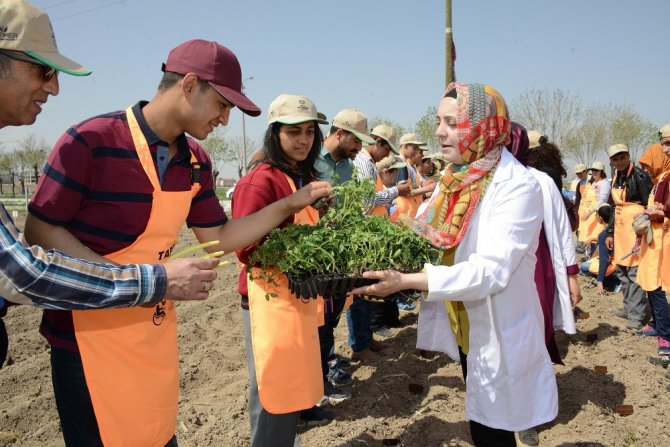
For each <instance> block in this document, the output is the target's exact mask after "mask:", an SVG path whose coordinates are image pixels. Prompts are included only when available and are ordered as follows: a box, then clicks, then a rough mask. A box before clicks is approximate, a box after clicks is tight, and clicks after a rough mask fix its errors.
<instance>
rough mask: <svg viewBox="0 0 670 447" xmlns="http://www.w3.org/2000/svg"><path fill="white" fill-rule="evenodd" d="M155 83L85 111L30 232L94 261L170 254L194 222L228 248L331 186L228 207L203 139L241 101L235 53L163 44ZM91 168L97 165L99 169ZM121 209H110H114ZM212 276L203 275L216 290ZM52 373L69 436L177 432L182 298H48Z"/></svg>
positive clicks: (34, 206) (200, 43)
mask: <svg viewBox="0 0 670 447" xmlns="http://www.w3.org/2000/svg"><path fill="white" fill-rule="evenodd" d="M162 71H163V72H164V74H163V77H162V79H161V81H160V84H159V86H158V92H157V93H156V95H155V96H154V98H153V99H152V100H151V101H150V102H146V101H140V102H138V103H136V104H135V105H133V106H131V107H128V108H127V109H126V110H125V111H117V112H112V113H109V114H105V115H101V116H97V117H94V118H91V119H88V120H85V121H83V122H81V123H79V124H77V125H75V126H73V127H71V128H70V129H68V131H67V132H66V133H65V134H64V135H63V136H62V137H61V138H60V140H59V141H58V143H57V144H56V146H55V148H54V150H53V151H52V153H51V154H50V156H49V160H48V162H47V166H46V168H45V172H44V175H43V176H42V177H41V178H40V181H39V183H38V185H37V189H36V191H35V194H34V196H33V198H32V201H31V203H30V206H29V213H30V214H29V216H28V219H27V221H26V239H27V240H28V241H29V242H32V243H39V244H41V245H43V246H46V247H54V248H60V249H63V250H65V251H67V252H69V253H72V254H74V255H77V256H80V257H82V258H85V259H89V260H94V261H105V260H107V259H109V260H111V261H114V262H157V263H159V262H164V261H165V260H166V259H169V257H170V254H171V252H172V250H173V248H174V246H175V243H176V241H177V238H178V235H179V232H180V230H181V228H182V227H183V225H184V223H185V222H186V223H188V225H189V226H190V227H191V229H192V231H193V233H194V234H195V236H196V237H197V239H198V240H199V241H200V242H208V241H219V243H218V244H216V245H214V246H212V247H209V248H208V251H225V252H231V251H234V250H236V249H238V248H242V247H246V246H248V245H250V244H252V243H254V242H255V241H257V240H259V239H260V238H262V237H263V236H264V235H266V234H267V233H268V232H269V231H270V230H272V229H273V228H274V227H276V226H277V225H279V224H280V223H281V222H283V221H284V220H285V219H286V218H287V217H289V216H290V215H292V214H294V213H295V212H297V211H299V210H301V209H302V208H304V207H305V206H306V205H309V204H311V203H312V202H314V200H316V199H317V198H319V197H323V196H326V195H328V194H330V186H329V185H328V184H327V183H326V182H312V183H310V184H309V185H307V186H305V187H303V188H301V189H300V190H298V191H297V192H296V193H294V194H292V195H289V196H287V197H285V198H283V199H281V200H279V201H277V202H275V203H273V204H271V205H269V206H267V207H265V208H263V209H262V210H260V211H258V212H257V213H254V214H251V215H249V216H245V217H242V218H240V219H233V220H228V217H227V216H226V214H225V213H224V211H223V209H222V207H221V205H220V204H219V201H218V199H217V198H216V195H215V194H214V190H213V178H212V166H211V165H212V164H211V160H210V158H209V156H208V155H207V153H206V152H205V151H204V150H203V149H202V147H200V146H199V145H198V144H197V143H196V142H195V141H194V140H193V139H191V138H187V137H186V135H185V134H186V133H188V134H189V135H192V136H193V137H195V138H197V139H200V140H202V139H205V138H206V137H207V135H208V134H209V133H211V132H212V131H213V130H214V128H215V127H217V126H218V125H221V124H222V125H224V126H225V125H226V124H227V123H228V116H229V113H230V110H231V109H232V108H233V107H235V106H237V107H239V108H240V109H241V110H242V111H243V112H244V113H246V114H248V115H251V116H257V115H259V114H260V109H259V108H258V107H257V106H256V105H255V104H254V103H253V102H252V101H251V100H249V99H248V98H247V97H246V96H245V95H244V94H243V93H242V88H241V87H242V72H241V68H240V64H239V62H238V60H237V57H236V56H235V55H234V54H233V53H232V52H231V51H230V50H229V49H227V48H226V47H224V46H222V45H219V44H218V43H216V42H210V41H205V40H199V39H196V40H190V41H188V42H185V43H183V44H181V45H179V46H177V47H176V48H174V49H173V50H172V51H170V54H169V55H168V58H167V61H166V62H165V63H164V64H163V66H162ZM91 172H95V175H91ZM110 216H113V218H110ZM211 287H212V284H211V282H209V281H206V282H204V283H202V284H201V290H204V291H209V290H210V288H211ZM41 332H42V334H43V335H44V336H45V337H46V338H47V341H48V342H49V344H50V345H51V361H52V379H53V383H54V392H55V397H56V403H57V407H58V411H59V415H60V418H61V426H62V429H63V436H64V438H65V442H66V444H68V445H86V446H94V445H103V444H105V445H129V446H148V445H153V446H163V445H170V446H173V445H176V438H175V436H174V434H175V425H176V417H177V402H178V390H179V363H178V354H177V331H176V315H175V306H174V303H173V302H172V301H170V300H167V299H166V300H164V301H162V302H160V303H158V304H156V305H155V306H152V307H149V308H132V309H122V310H105V311H98V313H92V312H67V311H61V312H53V311H45V313H44V316H43V319H42V325H41Z"/></svg>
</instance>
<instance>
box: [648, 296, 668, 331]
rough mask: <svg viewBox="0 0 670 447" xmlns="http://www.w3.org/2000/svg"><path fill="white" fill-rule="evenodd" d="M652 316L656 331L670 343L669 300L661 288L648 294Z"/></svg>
mask: <svg viewBox="0 0 670 447" xmlns="http://www.w3.org/2000/svg"><path fill="white" fill-rule="evenodd" d="M647 298H649V304H650V305H651V315H652V317H653V318H654V323H653V325H652V326H654V329H656V332H657V333H658V336H659V337H661V338H664V339H666V340H667V341H670V313H669V312H668V300H667V299H666V297H665V292H664V291H663V289H661V288H660V287H659V288H658V289H656V290H654V291H652V292H647Z"/></svg>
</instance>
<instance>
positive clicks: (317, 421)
mask: <svg viewBox="0 0 670 447" xmlns="http://www.w3.org/2000/svg"><path fill="white" fill-rule="evenodd" d="M333 419H335V412H334V411H331V410H324V409H323V408H319V407H317V406H316V405H315V406H313V407H312V408H310V409H309V410H302V411H301V412H300V419H299V421H298V425H301V426H305V427H316V426H319V425H326V424H328V423H329V422H330V421H332V420H333Z"/></svg>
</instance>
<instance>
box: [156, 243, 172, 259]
mask: <svg viewBox="0 0 670 447" xmlns="http://www.w3.org/2000/svg"><path fill="white" fill-rule="evenodd" d="M172 250H174V245H173V246H172V247H170V248H168V249H167V250H164V251H159V252H158V260H159V261H162V260H163V259H167V258H169V257H170V255H171V254H172Z"/></svg>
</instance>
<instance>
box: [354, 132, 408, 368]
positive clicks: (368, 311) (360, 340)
mask: <svg viewBox="0 0 670 447" xmlns="http://www.w3.org/2000/svg"><path fill="white" fill-rule="evenodd" d="M370 136H371V137H372V138H374V143H373V144H370V145H368V146H363V149H362V150H361V151H360V152H359V153H358V154H357V155H356V158H355V159H354V167H355V168H356V171H357V175H358V180H359V181H363V180H366V179H369V180H371V181H373V182H375V197H374V200H373V202H372V203H371V204H369V205H368V206H369V210H368V214H373V215H379V216H384V217H388V207H389V206H390V205H391V203H392V202H393V200H395V198H396V197H398V195H399V194H408V193H409V188H410V186H409V184H407V183H403V184H400V185H390V186H389V187H384V184H383V182H382V178H381V176H380V175H378V173H377V167H376V163H378V162H381V161H382V160H383V159H385V158H387V157H390V155H389V154H391V153H393V154H395V155H398V149H397V147H396V144H397V138H396V135H395V130H394V129H393V127H391V126H389V125H387V124H379V125H377V126H375V128H374V129H372V131H371V132H370ZM391 158H392V157H391ZM374 308H375V304H374V303H372V302H370V301H368V300H366V299H364V298H363V297H354V299H353V302H352V303H351V305H350V306H349V308H347V310H346V314H347V325H348V328H349V339H348V342H349V346H350V347H351V350H352V353H351V359H352V360H355V361H362V360H368V359H370V358H372V357H374V356H375V354H374V353H375V352H378V351H380V350H382V349H383V348H384V345H383V344H382V343H381V342H379V341H377V340H375V339H374V338H373V337H372V330H371V329H370V321H371V319H372V312H373V310H374Z"/></svg>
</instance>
